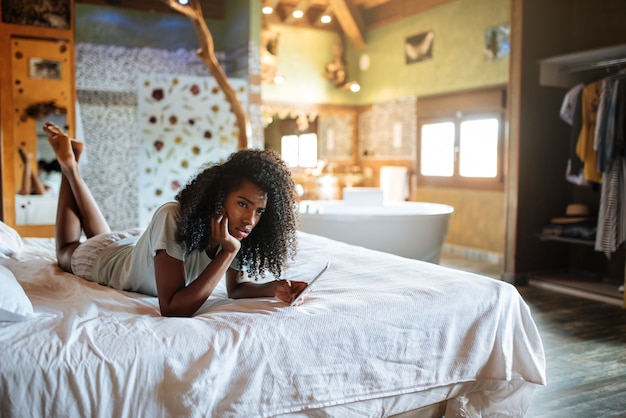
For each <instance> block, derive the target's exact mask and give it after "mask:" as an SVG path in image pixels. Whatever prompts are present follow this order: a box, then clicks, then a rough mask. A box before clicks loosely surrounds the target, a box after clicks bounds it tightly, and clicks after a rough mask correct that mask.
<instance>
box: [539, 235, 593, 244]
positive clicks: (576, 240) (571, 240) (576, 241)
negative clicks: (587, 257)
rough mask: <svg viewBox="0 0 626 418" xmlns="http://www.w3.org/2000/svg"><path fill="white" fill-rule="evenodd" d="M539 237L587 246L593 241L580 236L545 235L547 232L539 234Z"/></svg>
mask: <svg viewBox="0 0 626 418" xmlns="http://www.w3.org/2000/svg"><path fill="white" fill-rule="evenodd" d="M539 239H540V240H542V241H556V242H566V243H569V244H580V245H588V246H594V245H595V242H594V241H591V240H588V239H582V238H567V237H558V236H555V235H547V234H539Z"/></svg>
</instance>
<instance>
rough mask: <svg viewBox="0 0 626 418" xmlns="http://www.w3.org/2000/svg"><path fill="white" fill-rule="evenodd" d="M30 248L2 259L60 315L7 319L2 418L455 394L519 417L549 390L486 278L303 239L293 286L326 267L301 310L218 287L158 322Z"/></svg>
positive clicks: (511, 294)
mask: <svg viewBox="0 0 626 418" xmlns="http://www.w3.org/2000/svg"><path fill="white" fill-rule="evenodd" d="M25 243H26V246H25V249H24V251H23V253H22V254H21V256H20V260H0V263H1V264H3V265H5V266H7V267H8V268H9V269H11V270H12V271H13V272H14V274H15V276H16V277H17V278H18V280H19V281H20V283H21V284H22V286H23V287H24V290H25V291H26V294H27V295H28V296H29V298H30V299H31V301H32V303H33V305H34V307H35V310H36V311H37V312H40V313H47V314H51V315H54V316H53V317H49V318H43V319H38V320H33V321H29V322H20V323H0V352H2V353H3V354H2V356H3V357H2V362H1V365H0V376H1V377H0V407H1V408H0V416H2V417H24V416H50V417H52V416H91V417H111V416H116V417H117V416H120V417H121V416H150V417H160V416H163V417H170V416H175V417H206V416H216V417H217V416H219V417H253V416H254V417H273V416H278V415H292V416H337V417H345V416H347V415H345V414H346V413H347V412H346V411H350V410H353V411H357V410H358V411H359V413H358V416H389V415H393V414H398V413H401V412H404V411H405V410H408V409H412V408H417V407H420V406H424V405H429V404H431V403H434V402H438V401H439V400H440V398H441V399H445V398H449V397H453V398H454V400H453V401H452V402H450V403H449V407H450V408H452V407H454V408H456V410H457V411H466V413H467V416H480V414H483V416H485V415H486V413H487V412H489V411H491V412H493V411H496V410H498V411H500V412H499V413H500V414H501V415H500V416H523V414H524V412H525V410H526V408H527V407H528V403H529V402H530V397H531V396H532V388H534V386H535V385H542V384H545V358H544V352H543V347H542V343H541V339H540V336H539V334H538V332H537V329H536V327H535V324H534V322H533V320H532V317H531V315H530V312H529V309H528V307H527V305H526V304H525V303H524V301H523V300H522V298H521V296H520V295H519V293H518V292H517V290H516V289H515V288H514V287H513V286H511V285H509V284H507V283H504V282H501V281H497V280H493V279H490V278H487V277H483V276H479V275H475V274H471V273H466V272H461V271H456V270H452V269H449V268H445V267H442V266H438V265H435V264H430V263H426V262H421V261H417V260H410V259H405V258H401V257H397V256H393V255H390V254H385V253H381V252H376V251H373V250H367V249H364V248H361V247H355V246H350V245H348V244H343V243H339V242H336V241H332V240H329V239H327V238H322V237H318V236H315V235H310V234H306V233H300V250H299V253H298V256H297V259H296V261H295V263H294V265H293V266H292V267H290V269H289V271H288V274H287V275H286V277H288V278H291V279H298V280H305V281H308V280H309V279H310V278H311V277H313V275H314V274H315V273H316V272H317V271H318V270H319V269H320V268H321V267H322V265H323V264H324V263H325V262H326V261H330V262H331V268H330V269H329V271H328V272H327V273H326V274H325V275H324V276H323V277H322V278H320V280H319V281H318V282H317V284H316V286H315V288H314V291H313V292H312V293H311V294H310V296H309V298H308V299H307V301H306V302H305V303H304V304H303V305H302V306H300V307H290V306H288V305H287V304H285V303H283V302H280V301H279V300H276V299H273V298H259V299H240V300H231V299H228V298H227V297H226V293H225V290H224V286H223V285H222V286H220V287H218V288H217V289H216V291H215V292H214V294H213V295H212V296H211V298H209V300H208V301H207V302H206V303H205V304H204V305H203V307H202V308H201V309H200V311H199V313H198V315H196V316H195V317H193V318H164V317H161V316H160V315H159V311H158V302H157V299H156V298H154V297H148V296H144V295H140V294H136V293H129V292H123V291H117V290H113V289H110V288H106V287H103V286H100V285H97V284H93V283H89V282H86V281H84V280H82V279H80V278H78V277H75V276H73V275H71V274H68V273H64V272H61V271H60V269H59V268H58V266H56V264H55V259H54V251H53V248H54V243H53V242H52V240H49V239H34V238H29V239H26V240H25ZM459 384H461V385H459ZM529 389H530V391H529ZM411 394H415V396H413V397H411ZM385 400H386V401H385ZM355 405H363V406H355ZM363 408H365V410H363ZM366 412H367V413H366Z"/></svg>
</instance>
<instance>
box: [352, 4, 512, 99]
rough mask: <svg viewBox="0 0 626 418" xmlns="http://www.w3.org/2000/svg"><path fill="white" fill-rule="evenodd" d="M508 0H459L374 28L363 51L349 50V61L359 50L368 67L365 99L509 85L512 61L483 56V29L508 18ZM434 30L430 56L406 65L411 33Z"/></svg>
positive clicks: (363, 75) (364, 75) (363, 78)
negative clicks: (405, 44) (367, 57)
mask: <svg viewBox="0 0 626 418" xmlns="http://www.w3.org/2000/svg"><path fill="white" fill-rule="evenodd" d="M509 13H510V1H509V0H456V1H452V2H450V3H446V4H444V5H443V6H439V7H435V8H433V9H431V10H427V11H426V12H423V13H419V14H417V15H413V16H410V17H407V18H406V19H402V20H400V21H398V22H394V23H392V24H389V25H385V26H383V27H381V28H379V29H375V30H372V31H370V32H368V34H367V45H366V47H365V48H363V49H361V50H356V49H354V48H349V49H348V51H349V57H350V58H349V61H350V62H358V59H359V57H360V56H361V54H367V55H368V56H369V58H370V63H371V64H370V67H369V68H368V69H367V70H365V71H360V72H358V73H357V74H355V76H357V77H358V80H359V82H360V83H361V86H362V89H361V91H360V93H359V100H360V101H361V103H376V102H381V101H386V100H392V99H396V98H399V97H406V96H411V95H417V96H418V98H419V96H427V95H433V94H440V93H448V92H454V91H461V90H468V89H473V88H478V87H484V86H492V85H497V84H506V82H507V81H508V67H509V60H508V59H500V60H495V61H488V60H485V58H484V55H483V51H484V36H485V30H486V29H487V28H490V27H492V26H496V25H500V24H503V23H507V22H508V21H509ZM428 31H432V32H433V33H434V35H435V37H434V41H433V46H432V59H429V60H425V61H421V62H417V63H413V64H406V63H405V55H404V43H405V40H406V38H407V37H410V36H413V35H417V34H420V33H424V32H428Z"/></svg>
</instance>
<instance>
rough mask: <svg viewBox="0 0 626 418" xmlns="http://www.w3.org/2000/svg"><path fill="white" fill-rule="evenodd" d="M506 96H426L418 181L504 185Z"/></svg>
mask: <svg viewBox="0 0 626 418" xmlns="http://www.w3.org/2000/svg"><path fill="white" fill-rule="evenodd" d="M504 99H505V96H503V95H502V96H501V95H500V94H499V92H498V91H497V90H496V91H494V92H481V93H480V94H477V93H471V94H466V95H463V94H459V95H455V96H448V97H444V98H441V97H437V98H434V99H431V100H430V101H428V99H424V102H425V103H423V104H422V106H423V108H422V112H423V113H424V114H423V115H420V110H419V108H418V121H419V122H418V155H417V166H418V167H417V168H418V170H417V173H418V178H417V181H418V185H425V186H433V187H456V188H475V189H493V190H503V189H504V175H503V161H502V160H503V158H504V152H503V145H504V127H503V125H504V110H503V107H504V106H503V103H504V102H505V100H504ZM496 109H497V110H496Z"/></svg>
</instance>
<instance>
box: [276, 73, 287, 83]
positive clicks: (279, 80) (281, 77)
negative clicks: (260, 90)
mask: <svg viewBox="0 0 626 418" xmlns="http://www.w3.org/2000/svg"><path fill="white" fill-rule="evenodd" d="M284 82H285V76H284V75H282V74H281V73H276V75H275V76H274V84H283V83H284Z"/></svg>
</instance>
